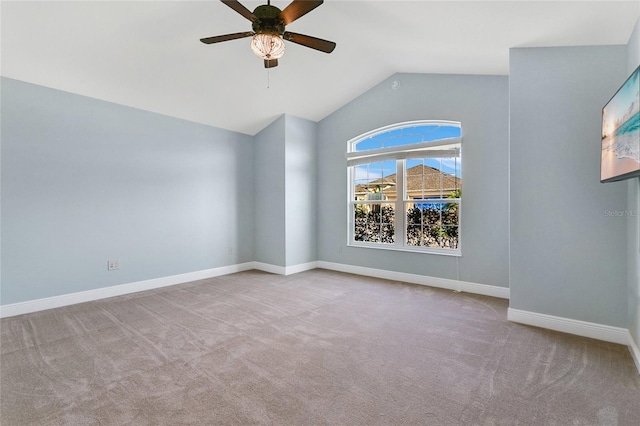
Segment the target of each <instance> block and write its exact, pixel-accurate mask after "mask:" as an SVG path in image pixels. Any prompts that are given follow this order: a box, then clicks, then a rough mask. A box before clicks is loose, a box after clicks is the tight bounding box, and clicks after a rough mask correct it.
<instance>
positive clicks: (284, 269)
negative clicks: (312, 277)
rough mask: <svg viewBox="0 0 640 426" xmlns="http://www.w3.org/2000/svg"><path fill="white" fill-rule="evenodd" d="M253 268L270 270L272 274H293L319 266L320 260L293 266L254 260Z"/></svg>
mask: <svg viewBox="0 0 640 426" xmlns="http://www.w3.org/2000/svg"><path fill="white" fill-rule="evenodd" d="M252 263H253V269H257V270H259V271H263V272H269V273H271V274H278V275H292V274H297V273H299V272H304V271H309V270H311V269H315V268H317V267H318V262H309V263H301V264H299V265H293V266H278V265H272V264H270V263H263V262H252Z"/></svg>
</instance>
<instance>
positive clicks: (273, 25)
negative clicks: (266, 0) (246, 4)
mask: <svg viewBox="0 0 640 426" xmlns="http://www.w3.org/2000/svg"><path fill="white" fill-rule="evenodd" d="M280 12H281V10H280V9H278V8H277V7H275V6H271V5H266V4H265V5H262V6H258V7H256V10H254V11H253V14H254V15H255V17H256V18H258V20H257V21H255V22H254V23H253V25H252V28H253V32H255V33H256V34H278V35H282V34H284V22H283V21H282V18H280Z"/></svg>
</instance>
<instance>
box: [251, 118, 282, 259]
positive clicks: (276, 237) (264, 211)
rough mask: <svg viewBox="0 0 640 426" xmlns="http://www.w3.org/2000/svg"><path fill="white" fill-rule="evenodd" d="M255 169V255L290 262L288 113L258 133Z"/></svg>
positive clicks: (256, 257) (258, 257) (259, 257)
mask: <svg viewBox="0 0 640 426" xmlns="http://www.w3.org/2000/svg"><path fill="white" fill-rule="evenodd" d="M254 169H255V184H254V188H255V192H254V194H255V206H256V209H255V216H254V220H255V251H254V259H255V260H256V261H258V262H263V263H268V264H271V265H276V266H286V251H285V250H286V240H285V235H286V228H285V190H286V188H285V116H284V115H283V116H281V117H280V118H278V119H277V120H276V121H274V122H273V123H271V124H270V125H269V126H267V127H266V128H265V129H264V130H262V131H261V132H260V133H258V134H257V135H256V136H255V157H254Z"/></svg>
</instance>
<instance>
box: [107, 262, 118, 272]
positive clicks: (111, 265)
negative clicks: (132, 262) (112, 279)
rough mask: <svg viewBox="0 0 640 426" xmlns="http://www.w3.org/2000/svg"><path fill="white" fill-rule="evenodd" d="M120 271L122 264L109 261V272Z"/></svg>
mask: <svg viewBox="0 0 640 426" xmlns="http://www.w3.org/2000/svg"><path fill="white" fill-rule="evenodd" d="M116 269H120V262H118V261H117V260H107V271H115V270H116Z"/></svg>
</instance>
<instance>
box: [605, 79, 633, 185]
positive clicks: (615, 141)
mask: <svg viewBox="0 0 640 426" xmlns="http://www.w3.org/2000/svg"><path fill="white" fill-rule="evenodd" d="M636 176H640V67H638V68H636V70H635V71H634V72H633V73H632V74H631V76H629V78H628V79H627V81H625V82H624V84H623V85H622V87H620V89H618V91H617V92H616V94H615V95H613V97H612V98H611V100H610V101H609V102H607V104H606V105H605V106H604V108H602V154H601V161H600V182H613V181H617V180H622V179H629V178H632V177H636Z"/></svg>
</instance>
